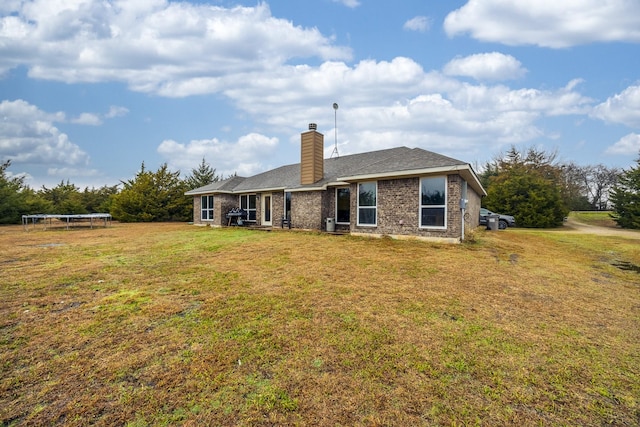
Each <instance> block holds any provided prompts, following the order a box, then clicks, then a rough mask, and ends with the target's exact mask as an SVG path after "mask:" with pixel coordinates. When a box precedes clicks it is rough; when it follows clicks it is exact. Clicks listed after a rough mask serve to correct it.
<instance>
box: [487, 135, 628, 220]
mask: <svg viewBox="0 0 640 427" xmlns="http://www.w3.org/2000/svg"><path fill="white" fill-rule="evenodd" d="M636 162H637V165H636V166H635V167H632V168H630V169H629V170H622V169H618V168H609V167H607V166H605V165H602V164H599V165H595V166H594V165H590V166H580V165H577V164H575V163H572V162H570V163H562V162H559V161H558V159H557V153H556V152H551V153H550V152H545V151H542V150H538V149H535V148H529V149H525V150H523V151H519V150H517V149H516V148H515V147H511V149H510V150H509V151H507V152H506V153H503V154H500V155H499V156H496V157H495V158H494V159H493V160H492V161H490V162H487V163H486V164H485V165H484V166H483V167H482V168H480V169H481V170H482V171H481V173H480V174H479V178H480V182H481V183H482V185H483V186H484V188H485V189H486V190H487V197H485V198H484V199H483V200H482V204H483V206H484V207H486V208H488V209H489V210H491V211H495V212H500V213H505V214H510V215H513V216H514V217H515V219H516V223H517V224H518V225H519V226H522V227H532V228H548V227H557V226H560V225H562V223H563V221H564V218H565V217H566V216H567V214H568V213H569V212H570V211H580V210H602V211H604V210H609V211H611V217H612V218H613V219H614V220H615V221H616V222H617V223H618V225H619V226H621V227H625V228H640V176H639V175H640V154H639V157H638V160H637V161H636Z"/></svg>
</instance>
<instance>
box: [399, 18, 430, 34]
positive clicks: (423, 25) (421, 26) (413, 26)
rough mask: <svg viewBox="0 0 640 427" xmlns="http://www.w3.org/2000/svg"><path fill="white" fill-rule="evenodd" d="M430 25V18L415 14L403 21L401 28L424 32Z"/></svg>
mask: <svg viewBox="0 0 640 427" xmlns="http://www.w3.org/2000/svg"><path fill="white" fill-rule="evenodd" d="M430 27H431V20H430V19H429V18H428V17H426V16H415V17H413V18H411V19H409V20H408V21H407V22H405V23H404V26H403V28H404V29H405V30H410V31H419V32H425V31H427V30H429V28H430Z"/></svg>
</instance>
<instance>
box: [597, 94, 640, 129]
mask: <svg viewBox="0 0 640 427" xmlns="http://www.w3.org/2000/svg"><path fill="white" fill-rule="evenodd" d="M592 116H593V117H596V118H598V119H601V120H604V121H606V122H610V123H622V124H624V125H627V126H630V127H635V128H640V85H638V86H629V87H628V88H626V89H625V90H623V91H622V92H621V93H619V94H616V95H614V96H612V97H610V98H609V99H607V100H606V101H605V102H603V103H601V104H598V105H597V106H596V107H595V108H594V109H593V112H592Z"/></svg>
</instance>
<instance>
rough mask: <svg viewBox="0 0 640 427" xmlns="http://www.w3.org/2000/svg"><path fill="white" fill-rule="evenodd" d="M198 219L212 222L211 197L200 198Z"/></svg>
mask: <svg viewBox="0 0 640 427" xmlns="http://www.w3.org/2000/svg"><path fill="white" fill-rule="evenodd" d="M200 219H201V220H202V221H212V220H213V196H202V197H201V198H200Z"/></svg>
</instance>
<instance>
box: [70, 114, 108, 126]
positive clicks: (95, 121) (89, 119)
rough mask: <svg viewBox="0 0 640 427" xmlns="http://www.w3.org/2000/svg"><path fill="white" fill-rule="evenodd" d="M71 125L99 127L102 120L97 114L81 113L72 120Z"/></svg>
mask: <svg viewBox="0 0 640 427" xmlns="http://www.w3.org/2000/svg"><path fill="white" fill-rule="evenodd" d="M71 123H74V124H77V125H88V126H100V125H101V124H102V119H100V117H99V116H98V115H97V114H93V113H82V114H80V115H79V116H78V117H75V118H72V119H71Z"/></svg>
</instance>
